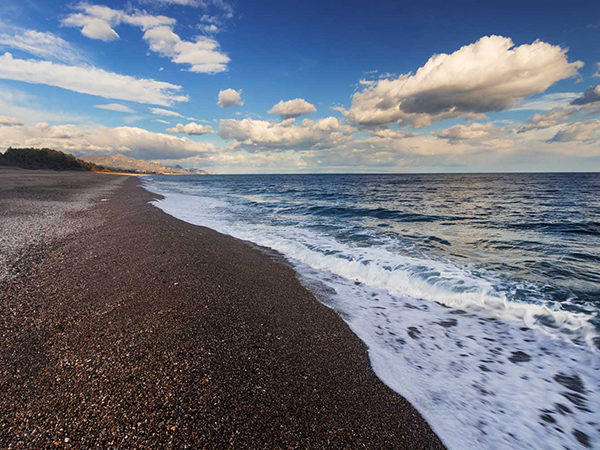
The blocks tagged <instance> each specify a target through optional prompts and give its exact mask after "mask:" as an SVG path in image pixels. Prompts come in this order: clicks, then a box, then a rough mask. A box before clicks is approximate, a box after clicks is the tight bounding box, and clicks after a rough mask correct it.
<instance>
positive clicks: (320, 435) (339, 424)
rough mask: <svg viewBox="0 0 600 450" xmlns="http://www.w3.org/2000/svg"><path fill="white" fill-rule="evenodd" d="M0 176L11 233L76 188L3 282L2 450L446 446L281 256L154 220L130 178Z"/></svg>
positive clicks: (158, 215)
mask: <svg viewBox="0 0 600 450" xmlns="http://www.w3.org/2000/svg"><path fill="white" fill-rule="evenodd" d="M6 173H7V172H3V173H0V196H1V198H0V207H2V208H4V207H5V206H4V205H10V210H9V211H8V212H7V211H4V210H3V211H2V212H1V213H0V224H3V226H4V230H9V231H8V232H7V233H10V232H11V231H10V230H12V229H13V226H14V224H15V223H23V222H19V221H20V220H24V221H27V220H30V221H31V220H33V221H34V222H35V221H36V220H37V221H40V222H44V220H45V219H44V218H43V217H37V218H33V219H32V216H33V217H35V216H36V211H35V208H34V209H33V210H32V208H31V204H30V203H29V202H30V201H32V199H33V200H34V201H37V200H39V199H40V198H42V199H46V198H47V199H49V200H51V201H57V202H58V203H60V202H63V203H67V204H70V203H71V202H77V201H79V200H78V199H81V198H83V197H81V196H79V194H78V193H80V192H87V193H88V194H89V195H88V196H87V197H85V201H84V202H83V203H80V204H78V205H79V206H78V207H76V208H74V209H69V208H68V207H67V208H66V209H65V211H64V212H61V213H60V214H59V216H58V217H59V218H60V220H59V224H58V225H57V222H56V221H54V222H51V223H52V225H51V226H46V227H41V228H38V229H39V230H42V231H39V232H38V234H39V233H42V234H44V236H45V237H44V239H42V240H40V241H39V242H38V241H35V242H32V243H29V244H27V245H25V246H22V245H21V244H19V245H21V247H19V245H16V244H15V245H14V246H15V247H19V248H20V250H18V253H19V255H20V256H19V258H20V263H19V264H18V268H19V270H18V271H16V272H15V271H14V270H13V271H11V273H10V276H6V277H5V278H4V280H3V281H0V390H1V392H2V395H0V447H48V446H54V445H59V446H78V447H91V446H101V447H106V446H119V447H140V446H151V447H186V446H188V447H209V448H213V447H218V448H221V447H229V446H237V447H254V448H257V447H268V448H273V447H303V448H304V447H324V446H330V447H368V448H392V447H394V448H442V447H443V446H442V444H441V443H440V441H439V439H438V438H437V437H436V436H435V434H434V433H433V432H432V431H431V429H430V428H429V426H428V425H427V424H426V422H425V421H424V420H423V419H422V418H421V416H420V415H419V414H418V413H417V412H416V410H415V409H414V408H413V407H412V406H411V405H410V404H409V403H408V402H407V401H406V400H404V399H403V398H402V397H400V396H399V395H397V394H396V393H394V392H393V391H391V390H390V389H388V388H387V387H386V386H385V385H383V383H381V382H380V381H379V379H378V378H377V377H376V376H375V374H374V373H373V372H372V370H371V369H370V365H369V359H368V355H367V350H366V348H365V346H364V344H363V343H362V342H361V341H360V340H359V339H358V338H357V337H356V336H355V335H354V334H353V333H352V332H351V331H350V330H349V328H348V327H347V326H346V324H345V323H344V322H343V321H342V320H341V319H340V318H339V317H338V316H337V315H336V314H335V312H334V311H332V310H330V309H329V308H327V307H325V306H323V305H321V304H320V303H318V301H317V300H316V299H315V298H314V296H313V295H312V294H311V293H310V292H308V291H307V290H306V289H305V288H304V287H303V286H302V285H301V284H300V283H299V282H298V280H297V279H296V277H295V274H294V272H293V270H292V269H291V268H289V267H288V266H287V265H286V264H285V263H283V262H282V261H281V260H280V259H278V258H277V257H274V256H269V255H268V254H266V253H265V252H262V251H261V250H259V249H256V248H253V247H251V246H249V245H247V244H246V243H243V242H241V241H238V240H236V239H233V238H231V237H228V236H224V235H222V234H219V233H217V232H215V231H213V230H210V229H207V228H203V227H197V226H193V225H190V224H187V223H185V222H182V221H179V220H177V219H175V218H173V217H170V216H168V215H166V214H164V213H163V212H161V211H160V210H158V209H157V208H155V207H153V206H151V205H149V204H148V201H149V200H151V198H152V194H150V193H148V192H146V191H145V190H143V189H142V188H140V187H139V180H138V179H136V178H134V177H117V176H111V175H97V174H76V175H77V180H79V181H75V179H74V178H70V177H71V176H72V173H58V174H57V173H51V174H54V175H51V176H50V175H48V176H46V177H45V178H44V177H42V178H43V179H44V181H43V183H45V184H44V186H43V189H42V188H40V186H38V182H37V181H35V180H36V179H37V177H38V176H43V175H44V173H42V172H36V173H33V172H32V173H31V175H30V181H29V182H27V183H21V184H20V185H18V186H17V187H15V183H16V182H15V179H14V177H12V178H11V177H6V176H4V174H6ZM98 177H100V178H98ZM50 179H52V180H54V181H48V180H50ZM99 180H105V181H99ZM39 183H42V182H39ZM53 183H54V184H53ZM17 184H18V183H17ZM23 184H25V185H23ZM94 186H95V187H94ZM95 189H97V190H95ZM86 195H87V194H86ZM101 199H104V200H105V201H100V200H101ZM7 202H8V203H7ZM55 219H56V218H55ZM55 219H51V220H55ZM7 220H10V221H11V222H7ZM63 222H64V223H65V224H68V225H67V226H66V227H65V229H64V230H62V231H61V232H60V233H57V234H52V232H50V231H47V229H48V227H49V228H54V227H57V226H58V227H60V226H61V224H62V223H63ZM9 223H10V224H12V225H11V226H10V227H8V226H6V225H7V224H9ZM32 223H33V222H32ZM25 228H26V227H24V228H23V229H25ZM19 230H20V228H15V229H14V230H13V231H12V233H13V234H15V233H16V234H17V235H18V234H20V233H21V231H19ZM46 232H48V233H49V234H48V235H46ZM5 239H11V240H13V241H14V240H16V241H18V240H19V238H18V237H14V236H13V237H12V238H9V237H5ZM40 242H41V243H40ZM11 254H12V253H11ZM8 257H10V255H9V256H8ZM9 265H10V264H9Z"/></svg>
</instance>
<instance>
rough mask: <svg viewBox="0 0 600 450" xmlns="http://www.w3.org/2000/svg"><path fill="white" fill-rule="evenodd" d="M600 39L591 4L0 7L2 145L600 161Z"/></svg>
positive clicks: (202, 1)
mask: <svg viewBox="0 0 600 450" xmlns="http://www.w3.org/2000/svg"><path fill="white" fill-rule="evenodd" d="M598 42H600V3H598V2H592V1H586V2H577V1H574V2H548V1H546V2H502V3H500V2H494V3H493V4H492V3H491V2H481V1H477V2H416V3H409V2H396V1H395V2H391V1H390V2H384V1H380V2H370V3H365V2H358V1H344V2H327V1H304V2H266V1H254V2H251V3H250V2H241V1H237V2H233V1H228V0H130V1H127V2H117V1H104V2H102V1H98V2H96V1H91V2H77V1H75V2H60V1H58V2H47V1H41V0H36V1H34V0H19V1H15V0H4V1H3V2H2V4H0V149H3V148H6V147H8V146H23V145H27V146H46V147H52V148H57V149H60V150H64V151H69V152H72V153H75V154H77V155H86V154H107V153H123V154H127V155H129V156H132V157H135V158H141V159H148V160H155V159H157V160H161V161H165V162H168V163H177V164H182V165H184V166H189V167H199V168H205V169H208V170H211V171H215V172H223V173H229V172H238V173H239V172H241V173H246V172H329V171H331V172H378V171H386V172H389V171H392V172H405V171H407V172H423V171H426V172H444V171H452V172H456V171H498V170H509V171H515V170H516V171H532V170H540V171H544V170H600V87H598V86H599V83H600V76H599V75H600V66H599V65H598V64H599V63H600V48H599V47H598V44H597V43H598ZM219 98H220V99H221V100H220V101H219ZM276 105H278V106H276Z"/></svg>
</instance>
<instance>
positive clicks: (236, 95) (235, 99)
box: [217, 88, 244, 108]
mask: <svg viewBox="0 0 600 450" xmlns="http://www.w3.org/2000/svg"><path fill="white" fill-rule="evenodd" d="M243 104H244V102H243V101H242V90H241V89H240V90H237V91H236V90H235V89H231V88H230V89H224V90H222V91H219V97H218V100H217V105H219V106H220V107H221V108H229V107H230V106H242V105H243Z"/></svg>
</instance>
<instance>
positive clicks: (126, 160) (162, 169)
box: [81, 153, 207, 175]
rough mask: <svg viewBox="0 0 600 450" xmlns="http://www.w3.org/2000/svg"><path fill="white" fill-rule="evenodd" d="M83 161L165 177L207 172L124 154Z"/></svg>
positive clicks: (85, 158)
mask: <svg viewBox="0 0 600 450" xmlns="http://www.w3.org/2000/svg"><path fill="white" fill-rule="evenodd" d="M81 158H82V159H83V160H85V161H88V162H90V163H94V164H98V165H100V166H103V167H109V168H111V169H114V170H127V171H131V172H137V173H155V174H165V175H198V174H203V175H204V174H206V173H207V172H206V171H204V170H199V169H184V168H183V167H181V166H175V167H171V166H166V165H163V164H161V163H159V162H156V161H144V160H141V159H134V158H130V157H129V156H125V155H123V154H120V153H117V154H114V155H90V156H82V157H81Z"/></svg>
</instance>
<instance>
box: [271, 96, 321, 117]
mask: <svg viewBox="0 0 600 450" xmlns="http://www.w3.org/2000/svg"><path fill="white" fill-rule="evenodd" d="M314 112H317V108H315V106H314V105H313V104H311V103H309V102H307V101H306V100H304V99H303V98H295V99H293V100H288V101H286V102H284V101H283V100H281V101H280V102H279V103H277V104H276V105H275V106H273V107H272V108H271V109H270V110H269V113H271V114H278V115H279V116H281V118H282V119H289V118H290V117H298V116H302V115H304V114H311V113H314Z"/></svg>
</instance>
